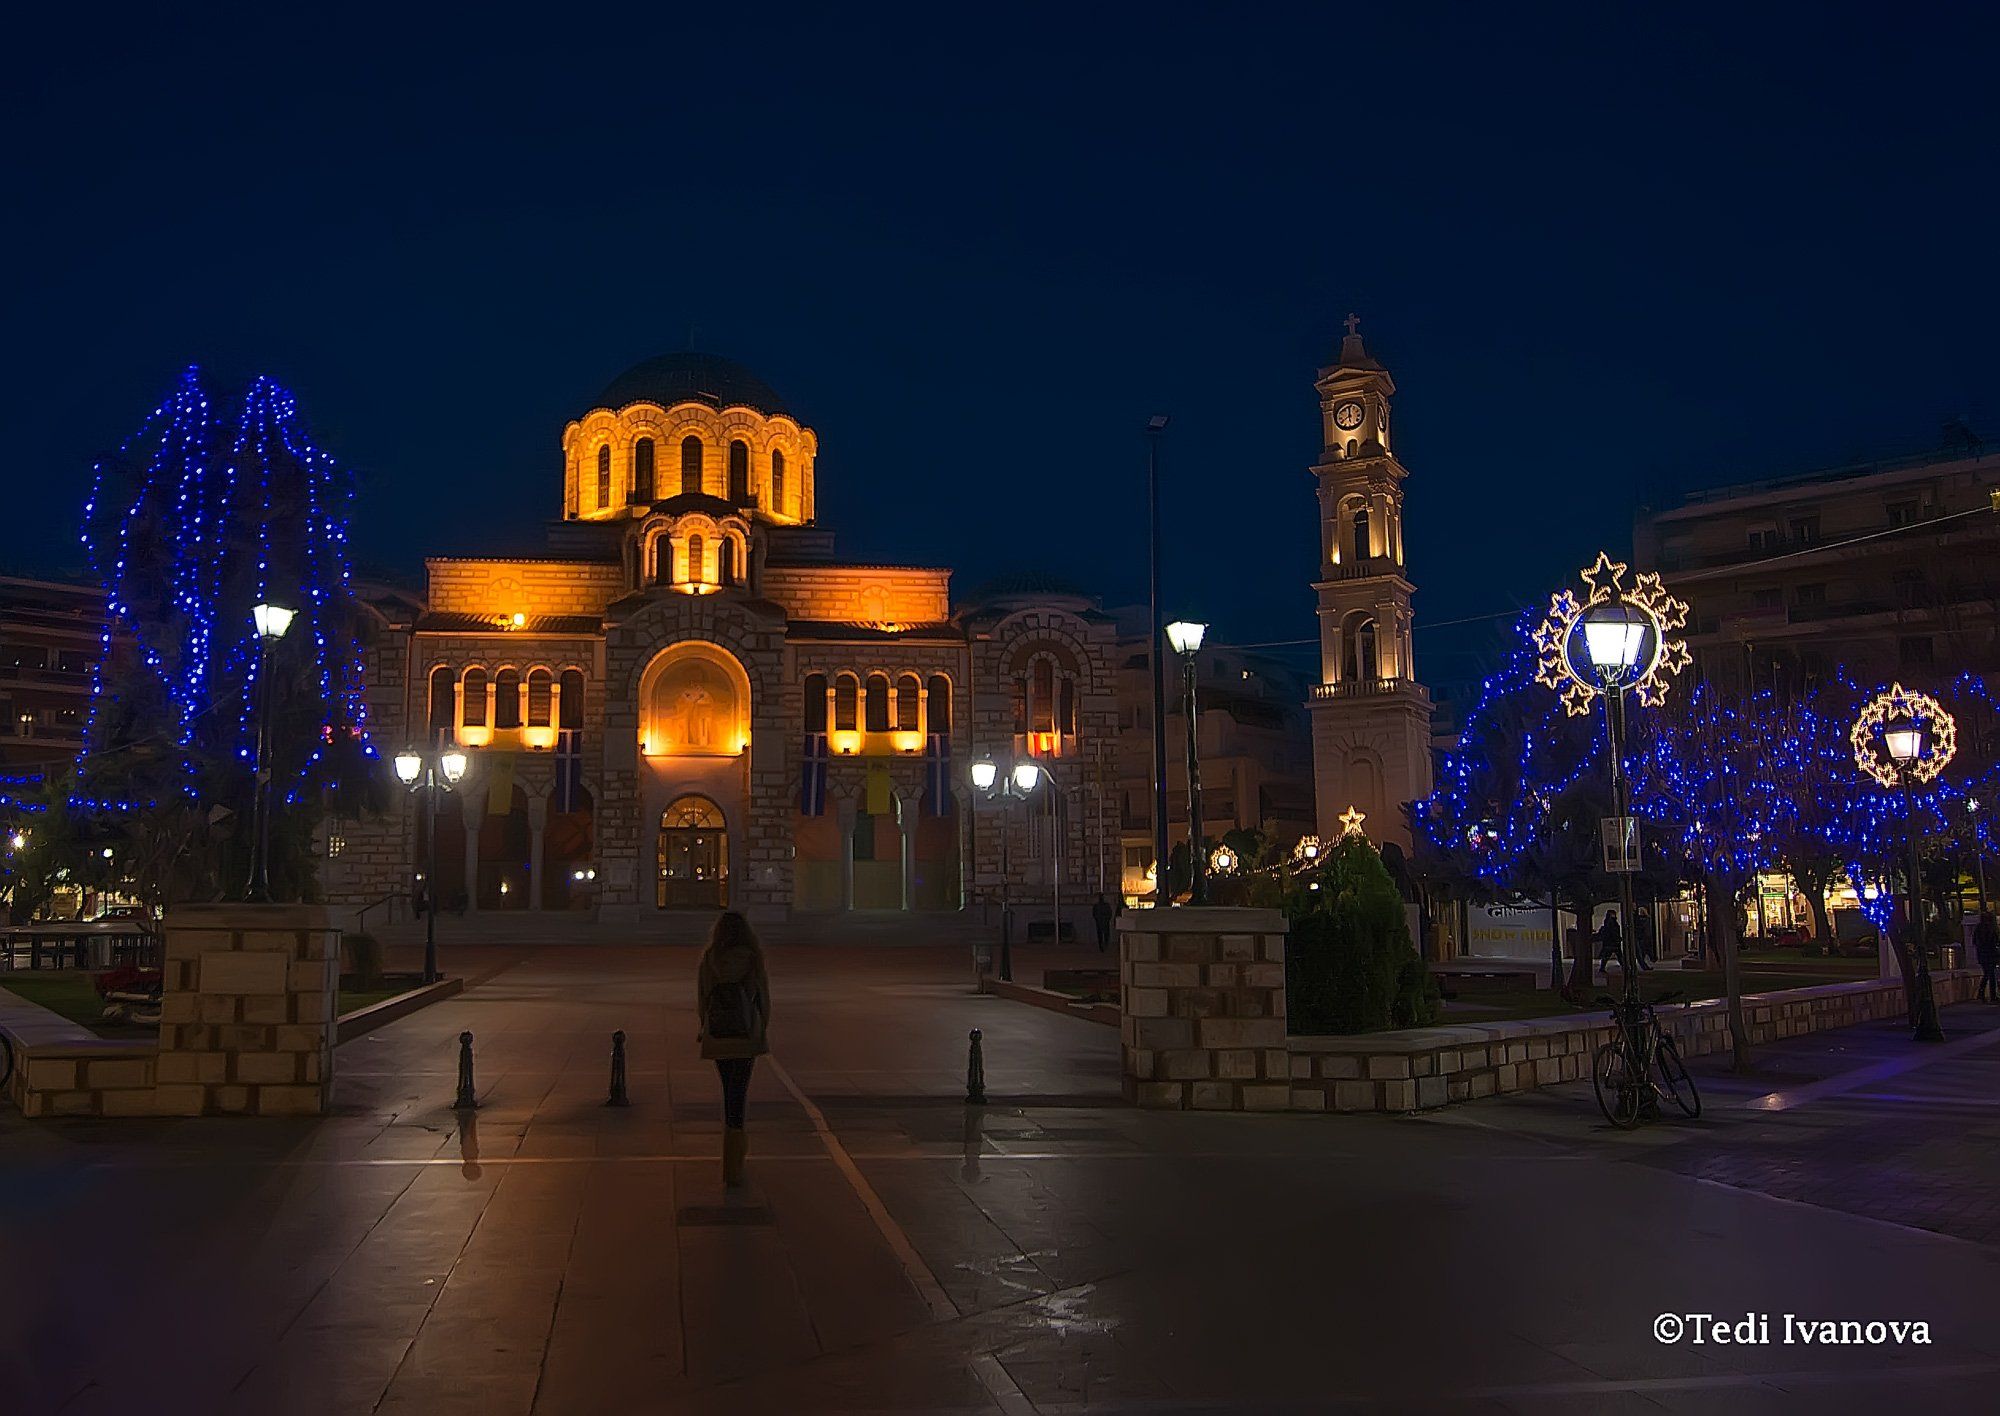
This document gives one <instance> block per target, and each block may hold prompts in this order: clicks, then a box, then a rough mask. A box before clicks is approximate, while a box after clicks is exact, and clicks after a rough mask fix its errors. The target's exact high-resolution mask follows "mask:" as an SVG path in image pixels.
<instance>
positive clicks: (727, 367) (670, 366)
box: [592, 353, 791, 416]
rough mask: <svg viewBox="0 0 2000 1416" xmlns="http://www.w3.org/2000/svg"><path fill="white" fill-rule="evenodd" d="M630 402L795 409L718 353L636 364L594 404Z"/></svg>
mask: <svg viewBox="0 0 2000 1416" xmlns="http://www.w3.org/2000/svg"><path fill="white" fill-rule="evenodd" d="M628 403H657V404H659V405H660V406H661V407H662V408H671V407H672V406H673V405H674V404H676V403H705V404H707V405H708V406H709V407H711V408H729V407H733V406H735V405H737V404H742V405H745V406H747V407H750V408H754V409H756V410H757V411H758V412H759V413H763V414H766V415H769V414H775V413H783V414H785V415H787V416H790V414H791V410H790V409H789V408H787V407H786V406H785V400H784V399H782V398H780V397H779V396H778V393H777V390H776V389H774V388H772V387H771V386H770V385H769V384H767V383H765V382H764V381H763V380H762V379H760V378H758V377H757V375H755V374H753V373H751V372H750V371H749V370H748V369H746V368H744V367H743V366H742V365H741V364H739V363H737V362H736V361H735V360H734V359H724V358H722V357H721V356H720V355H716V354H693V353H689V354H662V355H660V356H659V357H657V358H653V359H647V360H645V361H644V362H643V363H638V364H634V365H633V366H632V367H631V368H629V369H627V370H626V371H625V372H624V373H622V374H620V375H619V376H618V377H617V378H615V379H613V380H612V381H611V382H610V383H608V384H606V385H605V386H604V392H602V393H600V394H599V395H598V396H597V402H596V403H594V404H593V405H592V406H593V407H596V408H612V409H617V408H623V407H624V406H625V405H626V404H628Z"/></svg>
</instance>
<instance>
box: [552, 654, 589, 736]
mask: <svg viewBox="0 0 2000 1416" xmlns="http://www.w3.org/2000/svg"><path fill="white" fill-rule="evenodd" d="M557 682H558V684H559V685H560V686H561V688H562V712H561V715H560V716H561V719H562V721H561V722H559V723H558V724H557V725H556V726H557V727H560V728H565V729H569V730H571V731H574V730H576V729H578V728H581V727H582V726H583V670H582V669H564V670H563V671H562V677H561V678H560V679H559V680H557Z"/></svg>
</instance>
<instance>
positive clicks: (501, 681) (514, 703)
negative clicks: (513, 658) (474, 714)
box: [493, 669, 521, 729]
mask: <svg viewBox="0 0 2000 1416" xmlns="http://www.w3.org/2000/svg"><path fill="white" fill-rule="evenodd" d="M493 726H494V727H496V728H502V729H506V728H518V727H520V726H521V671H520V670H519V669H502V670H501V671H500V672H499V673H497V674H495V675H494V676H493Z"/></svg>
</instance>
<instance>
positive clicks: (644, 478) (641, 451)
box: [632, 438, 653, 502]
mask: <svg viewBox="0 0 2000 1416" xmlns="http://www.w3.org/2000/svg"><path fill="white" fill-rule="evenodd" d="M652 499H653V440H652V439H651V438H640V439H639V441H637V442H636V443H634V444H632V500H633V501H635V502H649V501H651V500H652Z"/></svg>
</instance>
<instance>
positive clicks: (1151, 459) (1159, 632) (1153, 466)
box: [1146, 413, 1167, 906]
mask: <svg viewBox="0 0 2000 1416" xmlns="http://www.w3.org/2000/svg"><path fill="white" fill-rule="evenodd" d="M1166 430H1167V418H1166V415H1165V414H1164V413H1160V414H1155V415H1154V416H1153V417H1151V418H1149V419H1147V420H1146V493H1147V500H1148V502H1149V503H1150V505H1151V509H1152V528H1151V539H1150V542H1149V545H1150V549H1151V557H1150V561H1149V575H1150V579H1149V582H1148V584H1149V589H1148V590H1147V594H1146V659H1147V661H1148V662H1149V663H1150V664H1151V666H1152V670H1153V903H1154V904H1155V905H1156V906H1157V905H1164V904H1165V903H1167V663H1166V658H1165V655H1164V654H1163V652H1162V651H1163V649H1164V647H1165V646H1164V645H1163V644H1162V643H1161V639H1162V637H1163V636H1164V635H1165V633H1166V627H1165V625H1163V624H1162V623H1161V621H1160V437H1161V435H1162V434H1164V433H1165V432H1166Z"/></svg>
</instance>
